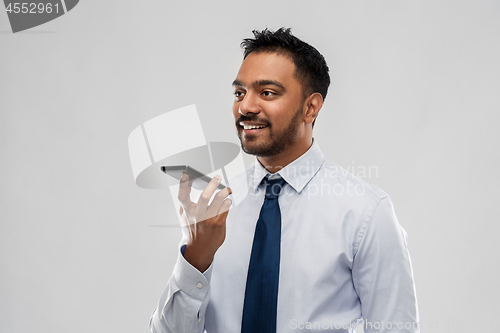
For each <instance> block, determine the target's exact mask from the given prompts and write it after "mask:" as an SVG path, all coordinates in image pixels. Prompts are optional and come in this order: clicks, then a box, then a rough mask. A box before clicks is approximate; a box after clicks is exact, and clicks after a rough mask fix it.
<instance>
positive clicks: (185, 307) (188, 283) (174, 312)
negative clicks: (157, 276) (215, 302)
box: [149, 239, 212, 333]
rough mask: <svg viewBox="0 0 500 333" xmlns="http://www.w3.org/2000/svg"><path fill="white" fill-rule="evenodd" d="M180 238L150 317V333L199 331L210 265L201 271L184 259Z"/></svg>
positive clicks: (204, 308) (202, 328)
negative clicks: (166, 278) (171, 266)
mask: <svg viewBox="0 0 500 333" xmlns="http://www.w3.org/2000/svg"><path fill="white" fill-rule="evenodd" d="M184 247H185V240H184V239H183V241H181V244H180V249H179V252H178V255H177V262H176V264H175V267H174V272H173V274H172V276H171V277H170V280H169V281H168V284H167V287H166V288H165V290H164V291H163V294H162V295H161V298H160V301H159V302H158V307H157V308H156V309H155V310H154V311H153V314H152V315H151V319H150V321H149V327H150V329H151V332H152V333H185V332H186V333H187V332H189V333H202V332H203V330H204V326H205V311H206V308H207V305H208V301H209V291H210V277H211V275H212V265H210V267H209V268H208V269H207V270H206V271H205V272H204V273H201V272H200V271H198V270H197V269H196V268H194V267H193V266H192V265H191V264H190V263H188V262H187V261H186V259H184V256H183V252H184Z"/></svg>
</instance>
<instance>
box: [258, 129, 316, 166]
mask: <svg viewBox="0 0 500 333" xmlns="http://www.w3.org/2000/svg"><path fill="white" fill-rule="evenodd" d="M312 143H313V140H312V136H311V137H310V138H308V140H304V141H303V142H301V143H298V144H297V145H294V146H293V147H289V149H285V150H284V151H282V152H281V153H279V154H276V155H273V156H266V157H260V156H259V157H257V160H259V162H260V164H262V166H263V167H264V168H265V169H266V170H267V171H268V172H270V173H276V172H278V171H280V170H281V169H283V168H284V167H286V166H287V165H288V164H290V163H292V162H293V161H295V160H296V159H297V158H299V157H300V156H302V155H304V153H305V152H306V151H308V150H309V148H311V146H312Z"/></svg>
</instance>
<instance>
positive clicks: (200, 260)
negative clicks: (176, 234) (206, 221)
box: [183, 244, 215, 273]
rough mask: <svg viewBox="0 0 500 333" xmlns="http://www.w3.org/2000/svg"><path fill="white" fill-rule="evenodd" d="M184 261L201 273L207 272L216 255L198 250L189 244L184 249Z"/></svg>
mask: <svg viewBox="0 0 500 333" xmlns="http://www.w3.org/2000/svg"><path fill="white" fill-rule="evenodd" d="M183 255H184V259H186V261H187V262H188V263H190V264H191V266H193V267H194V268H196V269H197V270H199V271H200V272H201V273H203V272H205V271H206V270H207V269H208V267H210V265H211V264H212V261H213V259H214V255H215V253H214V254H212V253H207V251H203V250H201V251H200V250H198V249H196V248H195V247H194V246H192V245H190V244H187V245H186V247H185V249H184V254H183Z"/></svg>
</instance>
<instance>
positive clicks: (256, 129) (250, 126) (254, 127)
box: [239, 121, 269, 135]
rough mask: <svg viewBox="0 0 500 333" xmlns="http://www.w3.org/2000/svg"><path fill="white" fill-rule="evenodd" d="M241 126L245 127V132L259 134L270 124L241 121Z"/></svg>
mask: <svg viewBox="0 0 500 333" xmlns="http://www.w3.org/2000/svg"><path fill="white" fill-rule="evenodd" d="M239 125H240V127H241V128H243V132H244V133H245V134H251V135H253V134H257V133H260V132H262V131H264V130H265V129H266V128H267V127H269V125H265V124H259V123H252V122H243V121H241V122H240V123H239Z"/></svg>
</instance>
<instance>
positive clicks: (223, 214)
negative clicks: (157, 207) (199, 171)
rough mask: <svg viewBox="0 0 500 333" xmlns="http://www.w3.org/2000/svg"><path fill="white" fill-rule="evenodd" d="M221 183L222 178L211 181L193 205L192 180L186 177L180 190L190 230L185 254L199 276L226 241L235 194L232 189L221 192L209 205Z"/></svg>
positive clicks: (182, 205) (184, 215) (184, 214)
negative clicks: (232, 200)
mask: <svg viewBox="0 0 500 333" xmlns="http://www.w3.org/2000/svg"><path fill="white" fill-rule="evenodd" d="M220 181H221V177H220V176H215V177H214V178H212V180H211V181H210V183H208V185H207V187H205V189H204V190H203V192H202V193H201V195H200V199H199V200H198V203H194V202H192V201H191V199H190V197H189V194H190V193H191V185H190V184H189V176H188V175H187V174H183V175H182V177H181V182H180V186H179V196H178V198H179V201H180V204H181V207H180V210H179V213H180V214H181V216H182V219H183V221H184V223H185V224H186V225H187V227H188V231H189V240H188V243H187V245H186V249H185V250H184V258H185V259H186V260H187V262H189V263H190V264H191V265H193V266H194V267H195V268H196V269H198V270H199V271H200V272H204V271H206V270H207V268H208V267H210V265H211V264H212V261H213V258H214V255H215V252H217V249H218V248H219V247H220V246H221V245H222V243H224V239H225V238H226V218H227V214H228V213H229V207H230V206H231V199H226V198H227V197H228V196H229V195H230V194H231V193H232V192H231V189H230V188H229V187H226V188H225V189H223V190H221V191H219V192H218V193H217V194H216V195H215V197H214V199H213V200H212V202H211V203H210V205H209V204H208V202H209V201H210V198H211V197H212V195H213V194H214V192H215V190H216V189H217V186H218V185H219V183H220Z"/></svg>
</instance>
